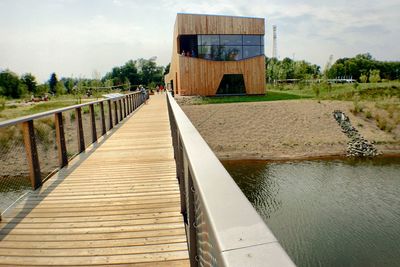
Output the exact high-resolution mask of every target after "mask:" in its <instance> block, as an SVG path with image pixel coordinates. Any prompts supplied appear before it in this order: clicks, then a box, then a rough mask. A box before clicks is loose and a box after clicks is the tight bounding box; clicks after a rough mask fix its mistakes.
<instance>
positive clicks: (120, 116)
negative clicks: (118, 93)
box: [118, 99, 123, 121]
mask: <svg viewBox="0 0 400 267" xmlns="http://www.w3.org/2000/svg"><path fill="white" fill-rule="evenodd" d="M118 105H119V121H122V120H123V117H122V100H121V99H118Z"/></svg>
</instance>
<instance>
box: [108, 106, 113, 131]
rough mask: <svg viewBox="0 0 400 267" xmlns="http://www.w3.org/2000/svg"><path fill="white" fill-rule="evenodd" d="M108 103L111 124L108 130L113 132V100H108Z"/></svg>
mask: <svg viewBox="0 0 400 267" xmlns="http://www.w3.org/2000/svg"><path fill="white" fill-rule="evenodd" d="M107 103H108V122H109V123H110V128H109V129H108V130H111V129H112V128H113V119H112V105H111V100H107Z"/></svg>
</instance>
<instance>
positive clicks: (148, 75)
mask: <svg viewBox="0 0 400 267" xmlns="http://www.w3.org/2000/svg"><path fill="white" fill-rule="evenodd" d="M156 59H157V58H156V57H152V58H150V59H143V58H140V59H137V60H135V61H133V60H129V61H128V62H126V63H125V64H124V65H123V66H121V67H114V68H113V69H112V71H111V72H109V73H107V74H106V75H105V76H104V77H103V79H102V80H103V82H105V81H106V80H112V81H113V84H114V85H123V84H126V83H127V81H129V84H130V85H131V86H135V85H139V84H143V85H148V84H150V83H151V82H154V83H156V84H161V83H163V77H164V67H160V66H157V64H156V62H155V60H156Z"/></svg>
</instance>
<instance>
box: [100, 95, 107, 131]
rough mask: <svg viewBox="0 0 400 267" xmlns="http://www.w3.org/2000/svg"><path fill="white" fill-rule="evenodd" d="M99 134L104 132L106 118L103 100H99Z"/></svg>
mask: <svg viewBox="0 0 400 267" xmlns="http://www.w3.org/2000/svg"><path fill="white" fill-rule="evenodd" d="M100 115H101V135H105V134H106V118H105V117H104V115H105V114H104V102H100Z"/></svg>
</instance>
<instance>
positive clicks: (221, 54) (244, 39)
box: [197, 34, 264, 61]
mask: <svg viewBox="0 0 400 267" xmlns="http://www.w3.org/2000/svg"><path fill="white" fill-rule="evenodd" d="M197 44H198V49H197V50H198V57H200V58H204V59H209V60H222V61H235V60H241V59H246V58H250V57H255V56H259V55H263V54H264V36H263V35H242V34H221V35H218V34H214V35H198V36H197Z"/></svg>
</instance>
